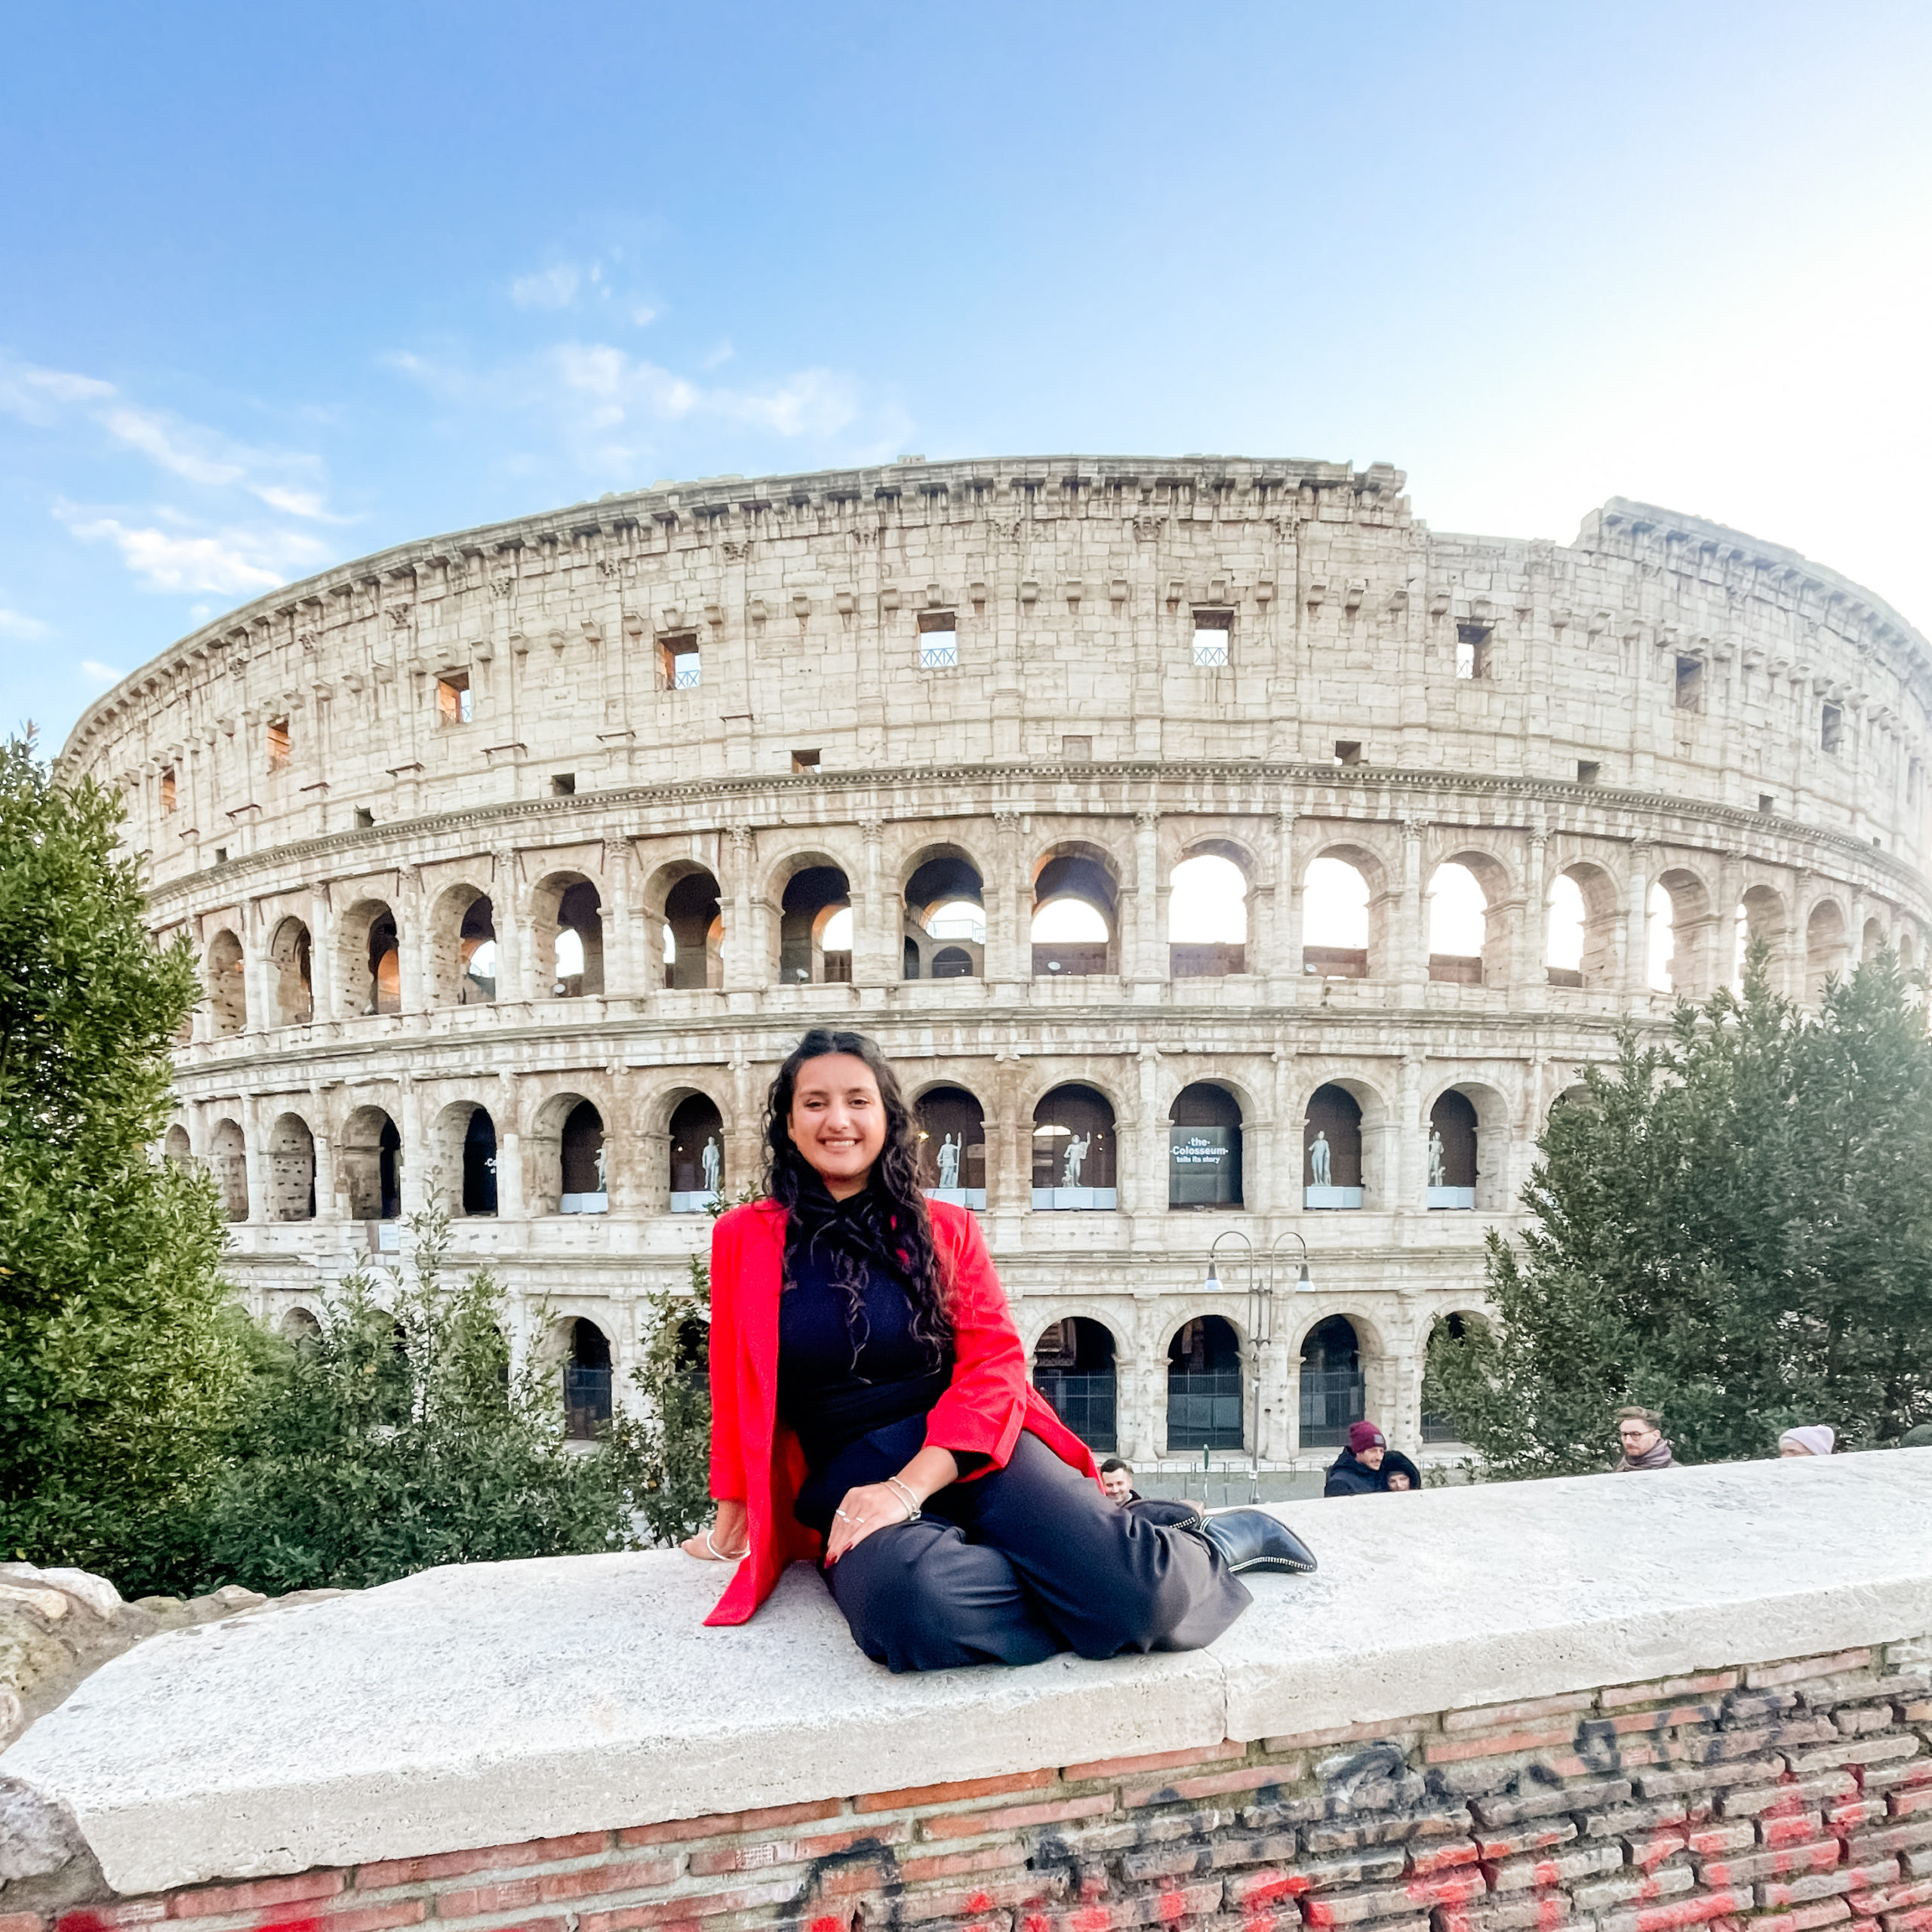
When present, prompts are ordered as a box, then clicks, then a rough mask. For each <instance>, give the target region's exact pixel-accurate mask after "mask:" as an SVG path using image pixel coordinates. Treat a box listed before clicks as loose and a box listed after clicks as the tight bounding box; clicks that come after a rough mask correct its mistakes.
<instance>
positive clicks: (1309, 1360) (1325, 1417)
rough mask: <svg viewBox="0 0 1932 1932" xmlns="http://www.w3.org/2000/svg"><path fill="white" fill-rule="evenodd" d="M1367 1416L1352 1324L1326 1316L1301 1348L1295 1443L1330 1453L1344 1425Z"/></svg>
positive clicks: (1340, 1441)
mask: <svg viewBox="0 0 1932 1932" xmlns="http://www.w3.org/2000/svg"><path fill="white" fill-rule="evenodd" d="M1367 1414H1368V1404H1367V1385H1366V1383H1365V1382H1364V1378H1363V1376H1362V1372H1361V1346H1360V1344H1359V1343H1358V1341H1357V1340H1356V1339H1355V1325H1354V1324H1353V1323H1352V1322H1351V1321H1349V1320H1348V1319H1347V1318H1346V1316H1343V1315H1330V1316H1329V1318H1327V1321H1318V1322H1317V1323H1316V1324H1315V1326H1314V1327H1312V1328H1311V1329H1310V1330H1309V1331H1308V1336H1307V1339H1306V1340H1305V1341H1303V1343H1302V1345H1301V1441H1302V1447H1303V1448H1305V1449H1335V1448H1339V1447H1340V1446H1341V1444H1343V1442H1344V1441H1346V1440H1347V1438H1348V1433H1349V1424H1350V1423H1358V1422H1361V1421H1362V1420H1364V1418H1365V1417H1367Z"/></svg>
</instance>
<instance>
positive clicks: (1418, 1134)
mask: <svg viewBox="0 0 1932 1932" xmlns="http://www.w3.org/2000/svg"><path fill="white" fill-rule="evenodd" d="M1422 1076H1423V1060H1422V1054H1421V1051H1420V1049H1419V1048H1416V1047H1414V1046H1411V1047H1409V1048H1407V1050H1406V1051H1404V1054H1403V1055H1402V1086H1401V1100H1400V1101H1399V1102H1398V1103H1397V1104H1398V1115H1397V1118H1396V1122H1395V1147H1394V1149H1393V1155H1394V1158H1392V1160H1391V1161H1390V1162H1389V1166H1390V1168H1392V1173H1391V1174H1390V1176H1389V1180H1390V1183H1391V1186H1390V1194H1391V1196H1392V1198H1389V1199H1388V1200H1385V1201H1381V1202H1380V1203H1379V1204H1378V1205H1380V1206H1381V1207H1388V1208H1392V1209H1393V1210H1394V1211H1395V1212H1396V1213H1397V1214H1416V1213H1418V1212H1420V1211H1421V1210H1422V1208H1423V1204H1424V1201H1426V1198H1427V1197H1426V1195H1425V1194H1424V1192H1423V1189H1425V1188H1426V1186H1428V1184H1429V1164H1428V1159H1429V1124H1428V1122H1427V1121H1425V1120H1424V1119H1423V1113H1422V1084H1423V1081H1422Z"/></svg>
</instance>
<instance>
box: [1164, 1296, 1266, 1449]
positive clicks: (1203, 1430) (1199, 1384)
mask: <svg viewBox="0 0 1932 1932" xmlns="http://www.w3.org/2000/svg"><path fill="white" fill-rule="evenodd" d="M1167 1358H1168V1417H1167V1422H1168V1427H1167V1444H1168V1454H1169V1455H1171V1456H1178V1455H1184V1454H1189V1453H1191V1452H1192V1451H1195V1450H1205V1451H1214V1450H1216V1449H1229V1450H1235V1449H1240V1448H1242V1447H1245V1446H1246V1444H1247V1425H1248V1422H1249V1417H1248V1414H1247V1373H1246V1371H1247V1341H1246V1338H1245V1337H1244V1336H1243V1334H1242V1333H1241V1326H1240V1324H1238V1323H1237V1322H1235V1321H1232V1320H1231V1319H1230V1318H1229V1317H1228V1316H1226V1315H1221V1314H1218V1313H1205V1312H1204V1313H1199V1314H1194V1315H1184V1316H1183V1317H1182V1318H1181V1319H1180V1321H1179V1323H1178V1324H1176V1325H1175V1326H1174V1328H1173V1330H1172V1331H1171V1334H1169V1336H1168V1341H1167Z"/></svg>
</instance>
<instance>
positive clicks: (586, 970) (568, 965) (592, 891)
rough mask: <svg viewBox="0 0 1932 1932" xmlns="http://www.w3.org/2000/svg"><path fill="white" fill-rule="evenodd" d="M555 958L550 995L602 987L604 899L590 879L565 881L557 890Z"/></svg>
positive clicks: (565, 995)
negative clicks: (562, 887) (601, 898)
mask: <svg viewBox="0 0 1932 1932" xmlns="http://www.w3.org/2000/svg"><path fill="white" fill-rule="evenodd" d="M555 958H556V972H555V976H552V980H551V986H549V995H551V999H577V997H582V995H583V993H601V991H603V900H599V897H597V887H595V884H591V881H589V879H577V881H576V883H574V884H566V887H565V891H562V893H560V894H558V900H556V951H555Z"/></svg>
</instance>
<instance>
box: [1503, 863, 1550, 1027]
mask: <svg viewBox="0 0 1932 1932" xmlns="http://www.w3.org/2000/svg"><path fill="white" fill-rule="evenodd" d="M1548 853H1549V833H1548V832H1545V831H1544V830H1543V829H1542V827H1541V826H1538V827H1537V828H1536V829H1534V830H1533V831H1532V832H1531V834H1530V835H1529V837H1528V838H1527V839H1525V840H1524V851H1523V918H1522V925H1521V939H1520V943H1518V946H1516V948H1515V960H1514V962H1513V970H1512V976H1511V977H1512V980H1513V981H1514V985H1513V986H1512V1004H1515V1005H1516V1006H1518V1007H1519V1008H1522V1009H1524V1011H1529V1012H1536V1011H1540V1010H1541V1009H1542V1008H1543V1007H1545V1006H1546V1005H1547V1004H1549V882H1548V881H1547V880H1546V878H1545V876H1544V866H1545V862H1546V858H1547V857H1548Z"/></svg>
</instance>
